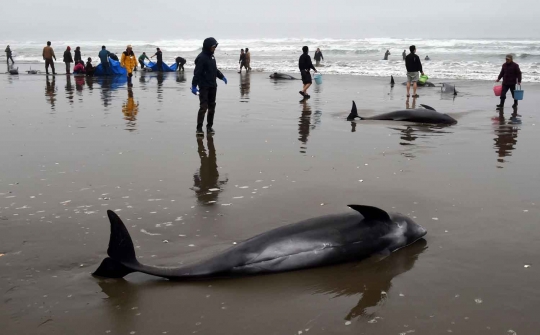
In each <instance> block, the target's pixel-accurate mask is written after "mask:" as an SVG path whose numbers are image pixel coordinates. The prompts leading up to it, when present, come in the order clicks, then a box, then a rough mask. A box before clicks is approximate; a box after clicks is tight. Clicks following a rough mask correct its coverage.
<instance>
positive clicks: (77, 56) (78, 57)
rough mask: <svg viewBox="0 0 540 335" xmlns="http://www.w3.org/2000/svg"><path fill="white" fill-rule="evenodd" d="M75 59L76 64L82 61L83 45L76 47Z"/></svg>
mask: <svg viewBox="0 0 540 335" xmlns="http://www.w3.org/2000/svg"><path fill="white" fill-rule="evenodd" d="M73 60H74V61H75V64H78V63H79V62H80V61H82V57H81V47H76V48H75V56H74V57H73Z"/></svg>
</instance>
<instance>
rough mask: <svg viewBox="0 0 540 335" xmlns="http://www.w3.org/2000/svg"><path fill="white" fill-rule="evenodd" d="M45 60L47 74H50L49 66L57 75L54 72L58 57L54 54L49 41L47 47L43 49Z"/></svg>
mask: <svg viewBox="0 0 540 335" xmlns="http://www.w3.org/2000/svg"><path fill="white" fill-rule="evenodd" d="M42 55H43V60H45V73H46V74H49V66H50V67H51V69H52V73H53V74H56V72H55V71H54V62H53V58H54V60H56V55H55V54H54V50H53V48H52V47H51V41H47V46H46V47H44V48H43V54H42Z"/></svg>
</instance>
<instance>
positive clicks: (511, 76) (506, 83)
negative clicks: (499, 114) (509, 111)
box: [496, 54, 521, 109]
mask: <svg viewBox="0 0 540 335" xmlns="http://www.w3.org/2000/svg"><path fill="white" fill-rule="evenodd" d="M501 78H502V80H503V84H502V93H501V103H500V104H498V105H497V108H499V109H503V108H504V101H505V100H506V93H508V90H510V93H511V94H512V98H513V97H514V90H515V89H516V83H518V84H519V85H521V69H520V68H519V65H518V64H517V63H514V56H512V55H511V54H508V55H506V63H504V64H503V65H502V68H501V73H499V77H498V78H497V80H496V82H499V81H500V80H501ZM517 106H518V101H517V100H515V99H514V104H513V105H512V107H513V108H516V107H517Z"/></svg>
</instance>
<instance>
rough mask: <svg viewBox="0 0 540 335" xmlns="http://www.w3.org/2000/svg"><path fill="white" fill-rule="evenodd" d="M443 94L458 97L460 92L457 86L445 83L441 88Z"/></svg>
mask: <svg viewBox="0 0 540 335" xmlns="http://www.w3.org/2000/svg"><path fill="white" fill-rule="evenodd" d="M441 92H442V93H448V94H453V95H457V94H458V92H457V91H456V86H454V85H452V84H448V83H443V84H442V86H441Z"/></svg>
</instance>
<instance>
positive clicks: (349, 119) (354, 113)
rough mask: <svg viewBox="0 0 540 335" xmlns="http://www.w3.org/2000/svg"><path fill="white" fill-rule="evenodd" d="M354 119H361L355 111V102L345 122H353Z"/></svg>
mask: <svg viewBox="0 0 540 335" xmlns="http://www.w3.org/2000/svg"><path fill="white" fill-rule="evenodd" d="M355 118H359V119H360V120H361V119H362V117H361V116H359V115H358V110H357V109H356V102H354V100H353V102H352V108H351V113H350V114H349V116H347V121H353V120H354V119H355Z"/></svg>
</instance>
